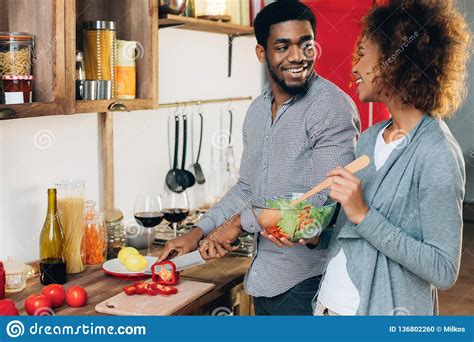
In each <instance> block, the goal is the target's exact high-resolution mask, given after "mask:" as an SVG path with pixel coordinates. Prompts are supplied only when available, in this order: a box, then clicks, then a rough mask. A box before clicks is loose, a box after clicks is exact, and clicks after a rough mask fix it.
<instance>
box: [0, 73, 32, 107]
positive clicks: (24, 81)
mask: <svg viewBox="0 0 474 342" xmlns="http://www.w3.org/2000/svg"><path fill="white" fill-rule="evenodd" d="M1 78H2V93H3V94H2V96H1V97H0V103H1V104H22V103H30V102H31V101H32V100H33V79H34V77H33V76H10V75H3V76H1Z"/></svg>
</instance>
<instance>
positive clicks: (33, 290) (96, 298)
mask: <svg viewBox="0 0 474 342" xmlns="http://www.w3.org/2000/svg"><path fill="white" fill-rule="evenodd" d="M161 248H162V247H158V246H153V249H152V253H153V255H158V254H159V250H161ZM250 262H251V258H247V257H241V256H228V257H225V258H223V259H220V260H211V261H209V262H208V263H206V264H205V265H201V266H196V267H193V268H190V269H188V270H184V271H183V272H182V273H181V276H182V277H184V278H186V279H190V280H196V281H202V282H208V283H213V284H215V285H216V287H215V288H214V289H213V290H212V291H211V292H209V293H207V294H205V295H204V296H202V297H201V298H199V299H198V300H196V301H195V302H193V303H191V304H189V305H188V306H186V307H184V308H183V309H181V310H179V311H178V312H177V313H176V315H193V314H199V313H200V310H201V309H202V307H204V306H205V305H206V304H209V303H211V302H212V301H213V300H215V299H217V298H219V297H220V296H222V295H223V294H225V293H226V292H228V291H230V289H232V288H234V287H235V286H238V285H239V284H241V283H242V282H243V279H244V276H245V272H246V271H247V269H248V267H249V266H250ZM147 279H149V278H147ZM134 281H137V279H136V278H134V279H131V278H117V277H113V276H110V275H107V274H105V273H104V272H103V271H102V268H101V266H88V267H87V268H86V270H85V271H84V272H83V273H80V274H77V275H69V276H68V282H67V283H66V284H65V285H64V286H65V288H66V289H68V288H69V287H71V286H73V285H80V286H82V287H84V288H85V289H86V291H87V293H88V301H87V305H86V306H85V307H82V308H71V307H69V306H67V304H65V305H63V306H62V307H60V308H57V309H55V313H56V315H77V316H80V315H102V314H100V313H98V312H96V311H95V309H94V308H95V306H96V305H97V304H99V303H100V302H102V301H104V300H106V299H108V298H110V297H112V296H115V295H116V294H118V293H120V292H121V291H122V288H123V287H124V286H127V285H131V284H132V283H133V282H134ZM42 288H43V286H42V285H41V284H40V282H39V277H38V276H34V277H32V278H30V279H28V281H27V285H26V288H25V289H24V290H23V291H21V292H18V293H7V296H6V298H10V299H12V300H14V301H15V302H16V304H17V308H18V310H20V314H21V315H26V312H25V310H24V301H25V299H26V297H28V296H29V295H31V294H38V293H41V290H42Z"/></svg>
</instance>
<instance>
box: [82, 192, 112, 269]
mask: <svg viewBox="0 0 474 342" xmlns="http://www.w3.org/2000/svg"><path fill="white" fill-rule="evenodd" d="M95 206H96V203H95V202H94V201H86V202H85V209H84V249H85V254H86V265H87V266H93V265H99V264H102V263H103V262H104V261H105V259H106V257H107V228H106V226H105V221H104V215H103V214H101V213H99V212H98V211H97V210H96V209H95Z"/></svg>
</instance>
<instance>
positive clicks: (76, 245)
mask: <svg viewBox="0 0 474 342" xmlns="http://www.w3.org/2000/svg"><path fill="white" fill-rule="evenodd" d="M85 183H86V182H85V181H83V180H66V181H61V182H59V183H57V184H56V185H55V187H56V188H57V192H58V214H59V220H60V221H61V225H62V227H63V229H64V236H65V238H66V272H67V273H68V274H76V273H81V272H83V271H84V270H85V269H86V265H85V249H84V244H83V240H84V228H83V226H84V191H85Z"/></svg>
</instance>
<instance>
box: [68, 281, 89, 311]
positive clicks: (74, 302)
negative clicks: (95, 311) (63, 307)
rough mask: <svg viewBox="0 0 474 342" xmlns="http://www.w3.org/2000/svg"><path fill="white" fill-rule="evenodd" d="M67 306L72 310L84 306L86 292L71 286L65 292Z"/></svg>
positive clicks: (78, 287)
mask: <svg viewBox="0 0 474 342" xmlns="http://www.w3.org/2000/svg"><path fill="white" fill-rule="evenodd" d="M66 302H67V305H69V306H70V307H73V308H79V307H81V306H84V305H86V302H87V292H86V290H84V288H82V287H80V286H73V287H71V288H70V289H69V290H67V292H66Z"/></svg>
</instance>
